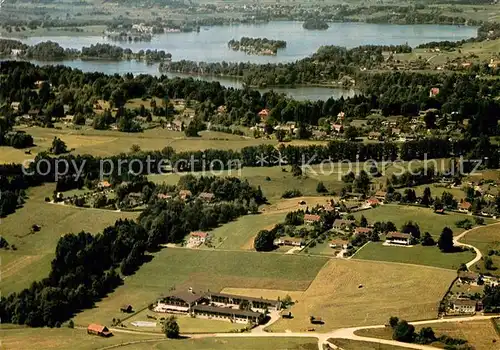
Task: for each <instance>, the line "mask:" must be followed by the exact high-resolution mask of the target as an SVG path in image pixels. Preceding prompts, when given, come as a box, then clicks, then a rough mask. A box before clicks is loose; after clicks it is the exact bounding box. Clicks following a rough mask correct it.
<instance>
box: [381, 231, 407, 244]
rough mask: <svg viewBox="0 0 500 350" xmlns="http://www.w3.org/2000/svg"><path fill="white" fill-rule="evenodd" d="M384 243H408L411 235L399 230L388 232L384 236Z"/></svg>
mask: <svg viewBox="0 0 500 350" xmlns="http://www.w3.org/2000/svg"><path fill="white" fill-rule="evenodd" d="M385 241H386V243H389V244H398V245H410V242H411V235H410V234H408V233H401V232H389V233H388V234H387V236H386V237H385Z"/></svg>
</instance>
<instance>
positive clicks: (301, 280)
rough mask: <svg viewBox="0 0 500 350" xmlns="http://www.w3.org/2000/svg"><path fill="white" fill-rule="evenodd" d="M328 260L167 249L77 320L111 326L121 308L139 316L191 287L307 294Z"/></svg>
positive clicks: (76, 318) (76, 319)
mask: <svg viewBox="0 0 500 350" xmlns="http://www.w3.org/2000/svg"><path fill="white" fill-rule="evenodd" d="M326 261H327V259H325V258H318V257H307V256H290V255H283V254H275V253H257V252H244V251H236V252H233V251H217V250H193V249H184V248H166V249H163V250H161V251H160V252H158V253H156V254H155V255H154V258H153V260H152V261H151V262H149V263H147V264H145V265H143V266H141V268H140V269H139V270H138V271H137V272H136V273H135V275H132V276H129V277H127V278H125V284H124V285H123V286H120V287H118V288H117V289H116V291H115V292H113V293H111V294H110V295H109V296H108V297H106V298H104V299H103V300H102V301H101V302H99V303H97V305H96V307H95V308H94V309H91V310H86V311H84V312H82V313H80V314H78V315H76V317H75V319H74V320H75V324H79V325H87V324H89V323H91V322H101V323H103V324H109V323H110V322H111V320H112V319H113V318H121V319H123V314H122V313H120V310H119V309H120V306H121V305H123V304H132V306H133V307H134V310H135V311H140V310H142V309H144V308H146V307H147V306H148V305H149V304H151V303H153V302H155V301H156V299H157V298H158V297H160V296H161V295H165V294H168V293H170V292H171V291H172V290H173V289H177V290H183V289H186V290H187V289H188V288H189V287H192V288H193V289H195V290H198V291H206V290H208V289H210V290H212V291H218V290H222V289H223V288H226V287H235V288H265V289H279V290H290V291H303V290H306V289H307V288H308V286H309V284H310V283H311V282H312V280H313V279H314V278H315V277H316V275H317V273H318V271H319V270H320V269H321V267H322V266H323V265H324V264H325V262H326Z"/></svg>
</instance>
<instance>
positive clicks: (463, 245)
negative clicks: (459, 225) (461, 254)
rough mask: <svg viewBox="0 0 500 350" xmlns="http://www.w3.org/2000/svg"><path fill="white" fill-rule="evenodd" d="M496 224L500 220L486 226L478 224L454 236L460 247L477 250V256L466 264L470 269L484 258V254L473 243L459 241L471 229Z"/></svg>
mask: <svg viewBox="0 0 500 350" xmlns="http://www.w3.org/2000/svg"><path fill="white" fill-rule="evenodd" d="M495 225H500V222H496V223H494V224H490V225H485V226H476V227H474V228H471V229H470V230H467V231H464V232H462V233H461V234H459V235H458V236H456V237H453V243H454V244H455V245H456V246H459V247H467V248H472V249H474V251H475V252H476V257H475V258H474V259H472V260H471V261H469V262H468V263H466V264H465V265H466V266H467V268H468V269H469V268H470V267H471V266H473V265H474V264H475V263H477V262H479V261H480V260H481V259H482V258H483V254H482V253H481V251H480V250H479V249H477V248H476V247H474V246H473V245H470V244H465V243H461V242H459V240H460V239H461V238H463V237H464V236H465V235H466V234H468V233H469V232H471V231H474V230H479V229H481V228H483V227H486V226H495Z"/></svg>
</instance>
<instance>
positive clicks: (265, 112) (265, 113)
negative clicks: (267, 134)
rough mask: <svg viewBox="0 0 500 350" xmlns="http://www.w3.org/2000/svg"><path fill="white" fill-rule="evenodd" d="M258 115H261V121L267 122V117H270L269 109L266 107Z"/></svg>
mask: <svg viewBox="0 0 500 350" xmlns="http://www.w3.org/2000/svg"><path fill="white" fill-rule="evenodd" d="M257 115H258V116H259V117H260V120H261V121H263V122H265V121H266V120H267V118H268V117H269V109H267V108H264V109H263V110H261V111H260V112H259V113H258V114H257Z"/></svg>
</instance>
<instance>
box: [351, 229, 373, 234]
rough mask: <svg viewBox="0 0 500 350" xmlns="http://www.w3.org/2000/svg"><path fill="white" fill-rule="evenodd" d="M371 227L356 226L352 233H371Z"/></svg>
mask: <svg viewBox="0 0 500 350" xmlns="http://www.w3.org/2000/svg"><path fill="white" fill-rule="evenodd" d="M372 231H373V229H371V228H369V227H356V228H355V229H354V234H355V235H359V234H361V233H363V234H365V235H367V234H370V233H372Z"/></svg>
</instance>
